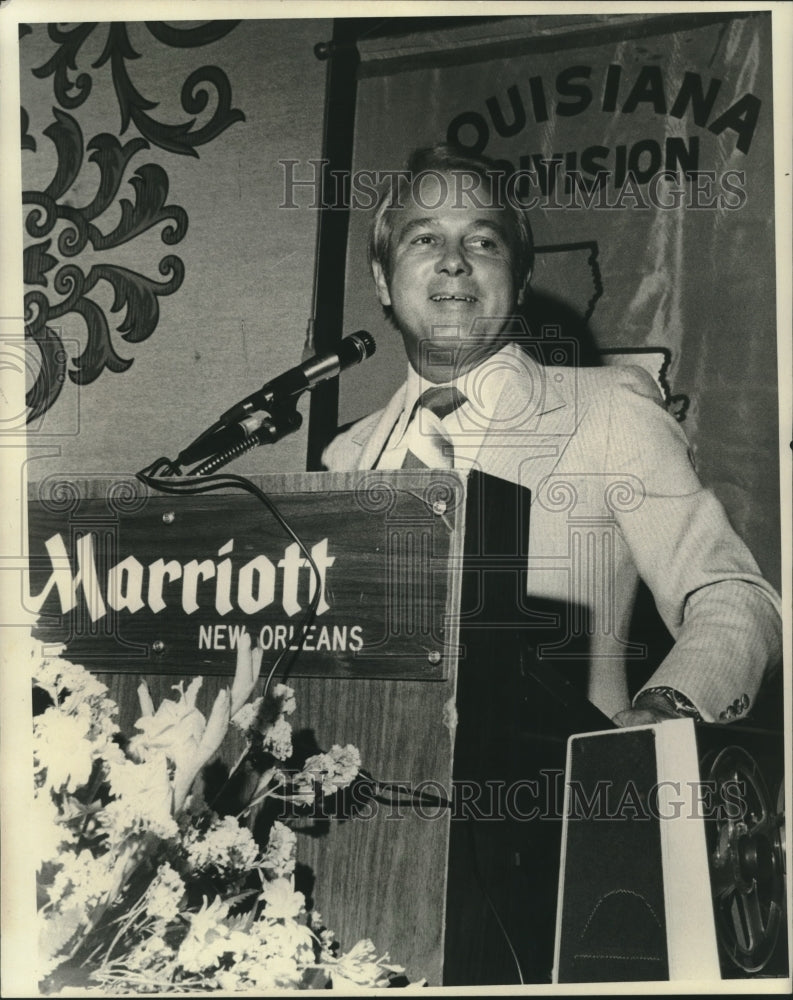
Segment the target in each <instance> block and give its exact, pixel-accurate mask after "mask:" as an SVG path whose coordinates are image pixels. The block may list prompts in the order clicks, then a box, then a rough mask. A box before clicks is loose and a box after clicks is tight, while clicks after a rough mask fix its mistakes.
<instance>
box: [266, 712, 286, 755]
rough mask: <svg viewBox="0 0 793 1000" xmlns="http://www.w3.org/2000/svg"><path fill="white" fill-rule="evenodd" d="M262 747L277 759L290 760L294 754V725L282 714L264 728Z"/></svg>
mask: <svg viewBox="0 0 793 1000" xmlns="http://www.w3.org/2000/svg"><path fill="white" fill-rule="evenodd" d="M262 749H263V750H266V751H267V752H268V753H271V754H272V755H273V757H275V759H276V760H289V758H290V757H291V756H292V727H291V725H290V724H289V723H288V722H287V721H286V719H284V718H283V717H282V716H279V717H278V718H277V719H276V720H275V722H273V723H272V725H270V726H268V727H267V728H266V729H265V730H264V733H263V742H262Z"/></svg>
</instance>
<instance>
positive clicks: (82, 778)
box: [33, 708, 94, 792]
mask: <svg viewBox="0 0 793 1000" xmlns="http://www.w3.org/2000/svg"><path fill="white" fill-rule="evenodd" d="M90 726H91V719H90V715H87V714H86V713H78V714H75V715H67V714H65V713H63V712H61V711H60V710H59V709H57V708H48V709H47V710H46V712H43V713H42V714H41V715H39V716H37V717H36V718H35V719H34V720H33V760H34V766H35V768H36V771H37V775H38V778H39V780H40V781H41V780H43V781H45V782H46V786H47V787H49V788H52V789H53V791H56V792H58V791H60V790H61V789H62V788H64V787H66V788H67V789H68V790H71V791H76V790H77V789H78V788H79V787H80V785H84V784H85V783H86V782H87V781H88V778H89V777H90V775H91V768H92V767H93V762H94V758H93V753H92V749H91V743H90V740H89V730H90Z"/></svg>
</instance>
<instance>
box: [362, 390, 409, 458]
mask: <svg viewBox="0 0 793 1000" xmlns="http://www.w3.org/2000/svg"><path fill="white" fill-rule="evenodd" d="M404 403H405V385H404V384H403V385H401V386H400V387H399V388H398V389H397V391H396V392H395V393H394V395H393V396H392V397H391V399H390V400H389V401H388V404H387V406H386V408H385V409H384V410H383V412H382V415H381V417H380V419H379V420H378V422H377V425H376V426H375V428H374V430H373V431H372V432H371V433H368V431H367V429H366V428H363V429H362V430H361V432H360V440H359V439H358V438H356V436H355V433H354V432H353V436H352V438H353V441H355V442H356V444H359V445H361V456H360V458H359V459H358V468H359V469H373V468H374V465H375V462H376V461H377V460H378V458H379V457H380V453H381V452H382V450H383V448H385V446H386V443H387V442H388V438H389V435H390V434H391V431H392V430H393V429H394V424H395V423H396V422H397V420H399V415H400V413H401V412H402V409H403V407H404Z"/></svg>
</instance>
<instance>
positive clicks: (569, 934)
mask: <svg viewBox="0 0 793 1000" xmlns="http://www.w3.org/2000/svg"><path fill="white" fill-rule="evenodd" d="M783 779H784V766H783V746H782V737H781V735H780V734H776V733H771V732H767V731H764V730H758V729H751V728H741V727H740V725H732V726H715V725H695V724H694V722H693V721H691V720H690V719H680V720H676V721H669V722H664V723H662V724H661V725H655V726H642V727H636V728H632V729H621V730H616V731H608V732H601V733H591V734H586V735H581V736H574V737H571V738H570V740H569V741H568V753H567V770H566V784H565V805H564V819H563V829H562V861H561V868H560V878H559V898H558V906H557V921H556V944H555V955H554V972H553V980H554V982H557V983H582V982H626V981H630V982H650V981H663V980H714V979H715V980H718V979H735V978H745V977H753V976H760V975H763V976H786V975H787V974H788V952H787V924H786V905H785V902H786V897H785V849H784V801H783V794H784V791H783V790H784V780H783Z"/></svg>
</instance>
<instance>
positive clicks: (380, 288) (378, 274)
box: [372, 260, 391, 306]
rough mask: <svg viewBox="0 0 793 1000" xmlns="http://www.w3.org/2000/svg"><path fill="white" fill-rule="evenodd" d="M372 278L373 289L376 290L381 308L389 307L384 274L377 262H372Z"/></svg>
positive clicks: (388, 294) (389, 298) (389, 294)
mask: <svg viewBox="0 0 793 1000" xmlns="http://www.w3.org/2000/svg"><path fill="white" fill-rule="evenodd" d="M372 276H373V277H374V283H375V287H376V288H377V297H378V299H380V304H381V305H383V306H390V305H391V293H390V292H389V291H388V282H387V281H386V277H385V272H384V271H383V268H382V265H381V264H380V261H379V260H373V261H372Z"/></svg>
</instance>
